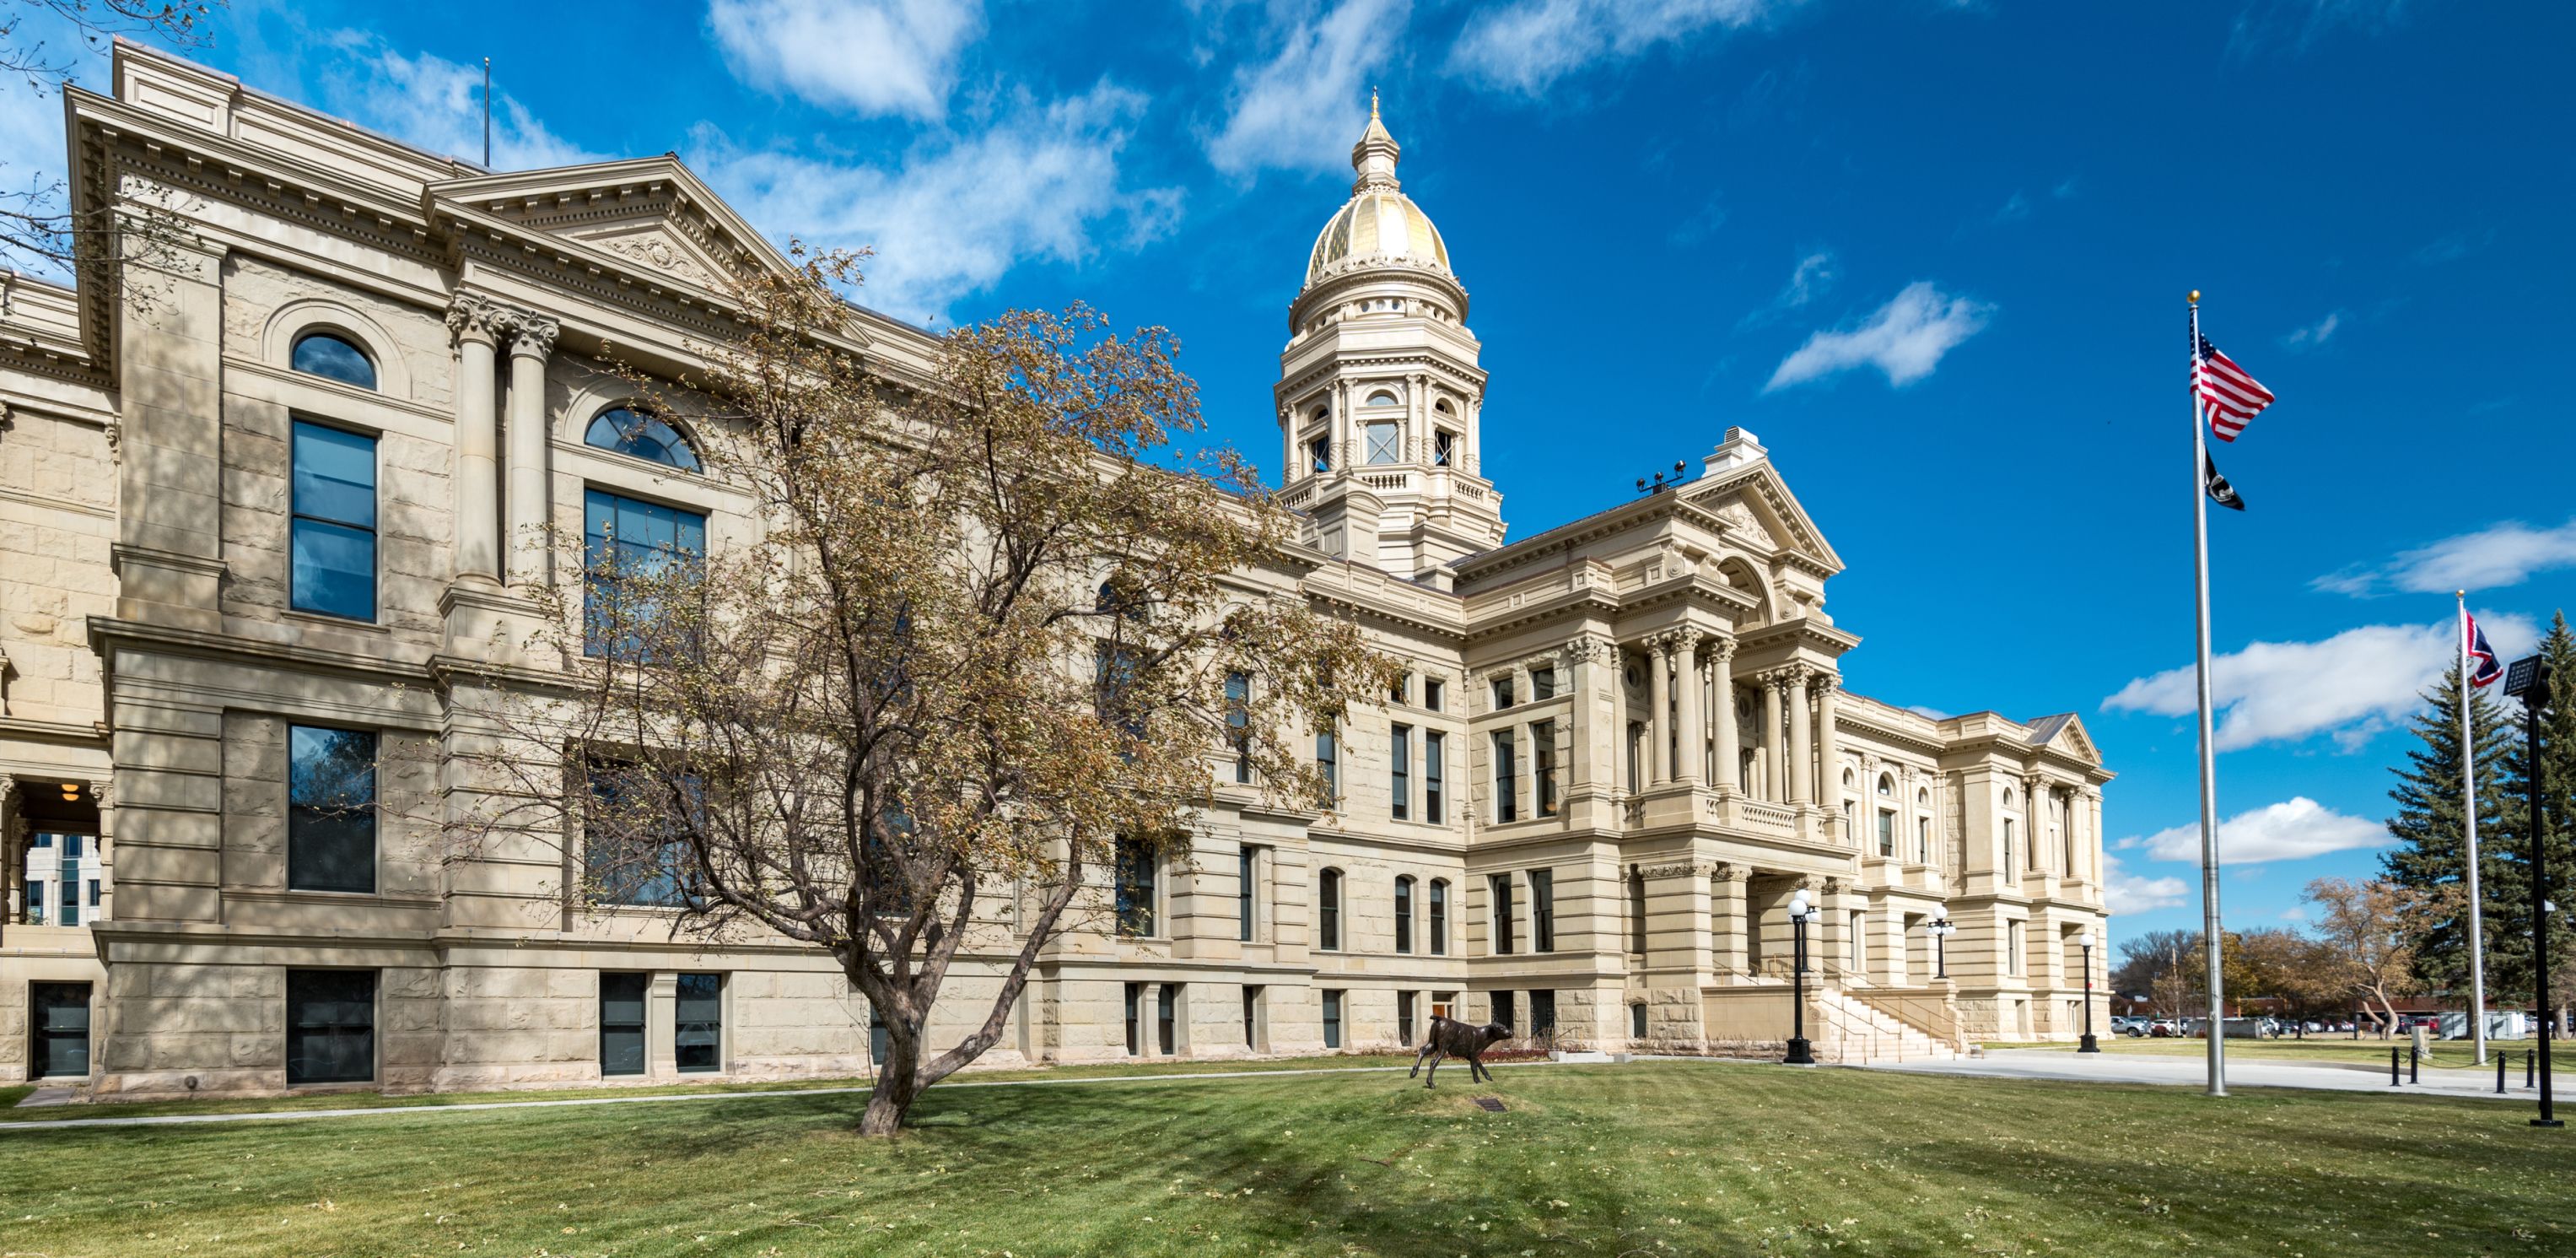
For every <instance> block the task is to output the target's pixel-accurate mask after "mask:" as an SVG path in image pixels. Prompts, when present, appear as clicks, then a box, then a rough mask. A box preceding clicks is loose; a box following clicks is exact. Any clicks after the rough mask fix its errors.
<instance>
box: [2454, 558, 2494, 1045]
mask: <svg viewBox="0 0 2576 1258" xmlns="http://www.w3.org/2000/svg"><path fill="white" fill-rule="evenodd" d="M2459 600H2460V612H2459V619H2458V624H2459V629H2460V799H2461V802H2462V804H2463V806H2464V808H2463V813H2462V815H2463V816H2464V817H2466V818H2467V826H2468V838H2469V844H2468V866H2469V1046H2470V1051H2471V1052H2473V1053H2475V1054H2476V1055H2477V1064H2478V1065H2481V1066H2483V1065H2485V1064H2487V961H2486V955H2487V946H2486V930H2485V924H2484V922H2482V921H2481V920H2480V919H2481V918H2482V916H2483V912H2484V909H2485V907H2486V906H2485V905H2484V904H2483V903H2481V902H2480V900H2479V897H2478V735H2477V727H2476V726H2475V725H2473V724H2471V723H2470V721H2469V695H2470V694H2471V693H2472V691H2473V690H2474V687H2472V686H2471V685H2470V684H2469V592H2468V591H2467V590H2462V591H2460V592H2459Z"/></svg>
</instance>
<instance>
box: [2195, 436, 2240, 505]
mask: <svg viewBox="0 0 2576 1258" xmlns="http://www.w3.org/2000/svg"><path fill="white" fill-rule="evenodd" d="M2200 466H2201V478H2200V479H2201V486H2202V488H2205V489H2207V490H2208V491H2209V500H2210V501H2211V502H2214V503H2217V504H2218V505H2220V506H2222V507H2225V508H2227V509H2228V510H2230V511H2242V510H2244V509H2245V499H2244V498H2243V497H2242V496H2241V495H2239V494H2238V493H2237V492H2236V487H2235V486H2234V485H2230V484H2228V483H2227V478H2226V477H2224V476H2221V475H2219V474H2218V460H2216V459H2213V458H2211V457H2209V452H2208V451H2206V450H2204V451H2202V452H2201V455H2200Z"/></svg>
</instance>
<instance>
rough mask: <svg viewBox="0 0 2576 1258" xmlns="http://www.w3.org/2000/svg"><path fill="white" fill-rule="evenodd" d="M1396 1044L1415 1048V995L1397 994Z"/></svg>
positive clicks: (1408, 993) (1409, 993)
mask: <svg viewBox="0 0 2576 1258" xmlns="http://www.w3.org/2000/svg"><path fill="white" fill-rule="evenodd" d="M1395 1042H1396V1043H1398V1044H1401V1045H1403V1046H1404V1047H1406V1048H1411V1047H1413V993H1411V992H1397V993H1396V994H1395Z"/></svg>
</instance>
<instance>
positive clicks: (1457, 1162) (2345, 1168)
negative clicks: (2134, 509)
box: [0, 1063, 2576, 1258]
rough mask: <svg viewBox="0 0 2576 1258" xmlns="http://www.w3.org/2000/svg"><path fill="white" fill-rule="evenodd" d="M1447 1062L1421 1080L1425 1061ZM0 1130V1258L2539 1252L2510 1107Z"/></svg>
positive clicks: (2015, 1088) (1371, 1077)
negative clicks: (857, 1132) (889, 1136)
mask: <svg viewBox="0 0 2576 1258" xmlns="http://www.w3.org/2000/svg"><path fill="white" fill-rule="evenodd" d="M1443 1073H1444V1074H1446V1073H1448V1072H1446V1071H1444V1072H1443ZM1464 1083H1465V1079H1464V1076H1463V1072H1461V1074H1460V1075H1459V1077H1458V1079H1457V1081H1456V1085H1453V1086H1449V1087H1444V1088H1443V1089H1442V1090H1441V1091H1440V1092H1438V1093H1436V1094H1426V1093H1425V1092H1423V1091H1422V1090H1421V1088H1420V1087H1419V1086H1408V1085H1407V1083H1406V1082H1405V1081H1404V1080H1403V1079H1401V1078H1400V1077H1396V1076H1389V1075H1383V1074H1366V1073H1352V1074H1343V1075H1327V1076H1304V1077H1291V1078H1279V1079H1249V1080H1222V1081H1204V1082H1195V1083H1192V1082H1170V1083H1165V1082H1138V1083H1132V1084H1116V1085H1096V1086H1083V1087H1054V1086H1038V1087H1028V1088H982V1089H962V1088H961V1089H948V1090H939V1089H934V1090H933V1092H932V1093H931V1094H930V1096H929V1097H928V1098H927V1099H925V1100H924V1102H923V1104H922V1108H921V1110H920V1113H919V1118H920V1126H919V1128H918V1129H917V1130H915V1131H914V1132H912V1133H910V1134H908V1135H906V1136H905V1137H904V1138H902V1139H901V1140H900V1141H897V1142H877V1141H869V1140H862V1139H859V1138H857V1137H855V1136H853V1135H851V1134H850V1129H851V1124H852V1121H853V1119H854V1118H855V1115H856V1112H857V1108H858V1098H855V1097H848V1096H830V1097H781V1096H759V1095H749V1096H744V1097H740V1098H737V1099H728V1100H724V1101H715V1102H698V1103H689V1102H681V1103H673V1104H669V1105H630V1106H608V1107H598V1108H575V1109H547V1110H519V1111H496V1112H490V1113H478V1114H443V1115H432V1114H417V1113H415V1114H386V1115H383V1116H381V1117H378V1116H369V1117H364V1118H349V1119H326V1120H317V1121H305V1122H274V1123H262V1122H254V1123H242V1124H221V1125H213V1126H200V1127H167V1128H161V1127H155V1128H130V1129H87V1130H66V1129H35V1130H20V1131H12V1132H7V1133H0V1172H5V1173H0V1252H9V1253H42V1254H48V1255H54V1256H56V1258H72V1256H75V1255H118V1256H120V1258H122V1256H125V1255H137V1256H149V1255H165V1254H188V1255H208V1254H220V1255H227V1256H230V1255H242V1256H245V1258H249V1256H257V1255H296V1256H298V1258H302V1256H304V1255H313V1254H332V1255H391V1254H453V1253H459V1252H463V1253H483V1254H512V1255H534V1254H548V1255H610V1254H613V1255H658V1254H714V1253H725V1254H780V1255H807V1254H817V1255H836V1254H955V1255H986V1254H993V1255H1009V1256H1010V1258H1029V1256H1033V1255H1059V1254H1062V1255H1088V1254H1097V1255H1122V1256H1123V1255H1147V1256H1151V1255H1171V1256H1174V1258H1178V1256H1181V1255H1188V1256H1189V1258H1203V1256H1212V1255H1232V1254H1383V1255H1452V1254H1476V1255H1486V1254H1500V1255H1522V1256H1523V1258H1535V1256H1536V1255H1540V1254H1546V1255H1568V1254H1598V1255H1602V1258H1616V1256H1617V1255H1622V1254H1628V1255H1682V1254H1702V1253H1724V1254H1756V1253H1770V1254H1822V1253H1826V1252H1828V1251H1831V1252H1835V1253H1840V1254H1867V1255H1913V1254H1959V1255H1971V1254H2051V1253H2062V1254H2070V1255H2072V1254H2082V1255H2102V1254H2133V1253H2146V1254H2186V1253H2189V1254H2206V1255H2222V1254H2224V1255H2235V1254H2265V1255H2270V1254H2278V1255H2284V1256H2285V1258H2306V1256H2308V1255H2316V1256H2318V1258H2323V1256H2325V1255H2336V1256H2338V1258H2349V1256H2356V1255H2374V1254H2407V1255H2421V1254H2424V1253H2434V1252H2438V1253H2445V1254H2533V1255H2541V1254H2563V1253H2568V1252H2570V1251H2571V1249H2576V1216H2571V1215H2570V1214H2569V1213H2568V1211H2567V1208H2566V1198H2565V1196H2564V1190H2565V1186H2566V1183H2567V1177H2568V1172H2569V1170H2570V1168H2571V1167H2576V1143H2571V1141H2576V1133H2571V1132H2569V1131H2556V1132H2538V1131H2534V1130H2532V1129H2531V1128H2529V1127H2527V1126H2525V1125H2524V1121H2523V1120H2524V1118H2525V1116H2526V1114H2527V1111H2526V1110H2525V1109H2524V1108H2522V1107H2519V1106H2506V1105H2492V1104H2484V1103H2461V1102H2443V1101H2437V1100H2427V1099H2408V1098H2383V1097H2377V1096H2350V1095H2335V1094H2316V1093H2293V1092H2263V1091H2252V1092H2245V1093H2240V1094H2239V1095H2238V1096H2236V1097H2234V1098H2232V1099H2229V1100H2226V1101H2211V1100H2209V1099H2207V1098H2205V1097H2202V1096H2200V1095H2198V1094H2197V1093H2195V1092H2192V1091H2189V1090H2187V1089H2176V1088H2168V1089H2155V1088H2126V1087H2094V1086H2082V1085H2055V1084H2043V1083H2022V1082H2007V1081H1999V1080H1989V1079H1958V1078H1933V1077H1919V1076H1907V1075H1898V1074H1882V1073H1875V1072H1867V1071H1853V1070H1791V1069H1786V1068H1781V1067H1776V1066H1763V1065H1729V1064H1699V1063H1648V1064H1639V1065H1633V1066H1625V1067H1621V1066H1575V1067H1556V1066H1551V1067H1540V1068H1533V1069H1515V1070H1505V1071H1503V1072H1501V1074H1500V1076H1499V1077H1498V1080H1497V1082H1496V1083H1495V1084H1494V1085H1491V1086H1489V1087H1486V1088H1483V1089H1477V1090H1475V1091H1477V1092H1481V1093H1484V1094H1490V1095H1495V1096H1499V1097H1500V1098H1502V1099H1503V1100H1504V1102H1505V1103H1506V1104H1507V1105H1508V1106H1509V1109H1508V1111H1507V1112H1505V1113H1502V1114H1488V1113H1485V1112H1482V1111H1480V1110H1478V1109H1475V1108H1474V1107H1473V1106H1472V1105H1471V1104H1470V1103H1469V1097H1470V1095H1471V1091H1470V1090H1469V1089H1467V1088H1466V1087H1464V1086H1459V1085H1463V1084H1464Z"/></svg>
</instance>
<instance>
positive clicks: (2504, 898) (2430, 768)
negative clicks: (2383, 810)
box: [2380, 668, 2529, 992]
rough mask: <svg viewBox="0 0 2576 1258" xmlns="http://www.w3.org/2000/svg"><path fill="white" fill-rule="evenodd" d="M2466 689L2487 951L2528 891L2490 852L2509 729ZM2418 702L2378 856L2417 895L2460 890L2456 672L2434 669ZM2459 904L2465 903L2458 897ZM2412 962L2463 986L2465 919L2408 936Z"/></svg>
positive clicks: (2498, 839)
mask: <svg viewBox="0 0 2576 1258" xmlns="http://www.w3.org/2000/svg"><path fill="white" fill-rule="evenodd" d="M2470 695H2471V698H2470V703H2469V723H2470V725H2471V727H2472V728H2473V729H2474V731H2475V735H2474V736H2475V738H2476V740H2477V748H2478V759H2477V778H2478V890H2479V893H2480V898H2481V899H2483V900H2485V902H2486V931H2485V936H2486V942H2487V947H2488V954H2489V957H2490V958H2492V957H2493V955H2494V948H2495V941H2496V933H2497V930H2498V927H2499V924H2503V925H2504V926H2506V927H2508V928H2511V929H2519V928H2520V926H2519V923H2521V922H2522V921H2523V920H2524V918H2525V917H2526V916H2527V914H2526V913H2525V912H2524V910H2523V907H2522V906H2523V905H2524V904H2525V903H2526V902H2527V901H2528V899H2529V894H2528V884H2527V883H2524V882H2522V881H2521V878H2520V875H2519V872H2518V871H2513V870H2508V869H2507V867H2506V864H2505V861H2504V857H2503V854H2502V852H2501V851H2500V850H2499V848H2500V847H2501V845H2502V844H2503V842H2504V840H2505V838H2506V831H2505V830H2504V829H2503V827H2502V823H2503V820H2504V811H2505V805H2506V797H2505V769H2504V760H2505V743H2506V740H2507V736H2508V735H2509V734H2511V733H2512V730H2511V729H2510V727H2508V726H2507V725H2506V723H2505V719H2506V711H2505V708H2504V706H2503V705H2501V704H2499V703H2497V702H2496V701H2495V700H2494V699H2492V698H2489V697H2488V694H2487V692H2486V691H2484V690H2472V691H2471V692H2470ZM2424 704H2425V707H2424V710H2423V711H2422V712H2420V713H2418V714H2417V715H2416V717H2415V719H2414V721H2413V722H2412V728H2413V729H2414V731H2415V737H2416V738H2417V739H2418V740H2420V745H2419V746H2417V747H2416V748H2415V749H2413V750H2412V751H2410V752H2408V753H2407V756H2406V763H2405V764H2403V765H2400V766H2398V767H2397V769H2396V770H2395V772H2396V774H2397V785H2396V786H2395V787H2394V788H2392V789H2391V790H2390V791H2389V792H2388V797H2389V798H2390V799H2391V800H2393V801H2395V803H2396V805H2397V815H2395V816H2393V817H2391V818H2389V819H2388V832H2389V833H2390V834H2392V835H2394V836H2396V838H2397V846H2395V847H2393V848H2390V849H2389V850H2388V851H2387V853H2386V854H2384V855H2383V856H2382V857H2381V858H2380V860H2381V864H2382V866H2383V867H2384V868H2385V870H2386V872H2387V876H2388V879H2389V881H2391V882H2395V883H2397V884H2398V885H2400V886H2403V887H2408V888H2411V889H2413V890H2417V891H2421V892H2423V893H2425V894H2426V895H2427V896H2439V895H2441V894H2443V892H2444V891H2445V889H2446V888H2451V887H2457V888H2459V889H2460V891H2461V892H2463V893H2465V892H2466V890H2467V882H2468V875H2467V869H2468V861H2467V834H2466V831H2465V828H2464V827H2463V825H2462V824H2461V819H2462V813H2463V809H2462V806H2461V805H2462V799H2461V796H2462V793H2463V792H2462V790H2461V785H2462V784H2461V781H2460V674H2459V670H2458V669H2456V668H2455V669H2451V670H2449V671H2447V672H2445V673H2443V674H2442V680H2441V683H2440V684H2439V685H2436V686H2434V687H2433V688H2432V689H2431V690H2428V691H2426V692H2425V694H2424ZM2516 888H2522V889H2524V899H2523V900H2519V901H2518V900H2515V899H2513V898H2511V897H2512V895H2513V892H2514V890H2515V889H2516ZM2460 903H2461V905H2462V907H2463V910H2465V908H2466V904H2467V901H2466V900H2465V898H2464V899H2462V900H2461V901H2460ZM2491 964H2492V962H2491ZM2415 968H2416V973H2417V974H2418V975H2419V976H2421V977H2422V978H2423V979H2424V980H2425V981H2426V982H2428V983H2430V984H2432V985H2434V986H2436V987H2441V988H2448V989H2450V990H2452V991H2455V992H2465V991H2467V990H2468V983H2469V919H2468V915H2467V913H2466V912H2465V911H2463V912H2462V913H2460V914H2458V915H2457V916H2453V917H2444V918H2441V919H2439V920H2437V921H2435V922H2434V923H2433V924H2432V925H2431V926H2430V928H2429V929H2427V930H2426V931H2425V932H2424V934H2423V935H2422V937H2420V938H2418V939H2417V940H2416V941H2415ZM2487 984H2488V990H2489V991H2490V992H2493V991H2495V990H2497V989H2496V986H2495V975H2494V973H2493V972H2492V970H2490V972H2489V974H2488V976H2487ZM2524 986H2526V987H2528V986H2529V984H2528V983H2525V984H2524Z"/></svg>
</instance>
